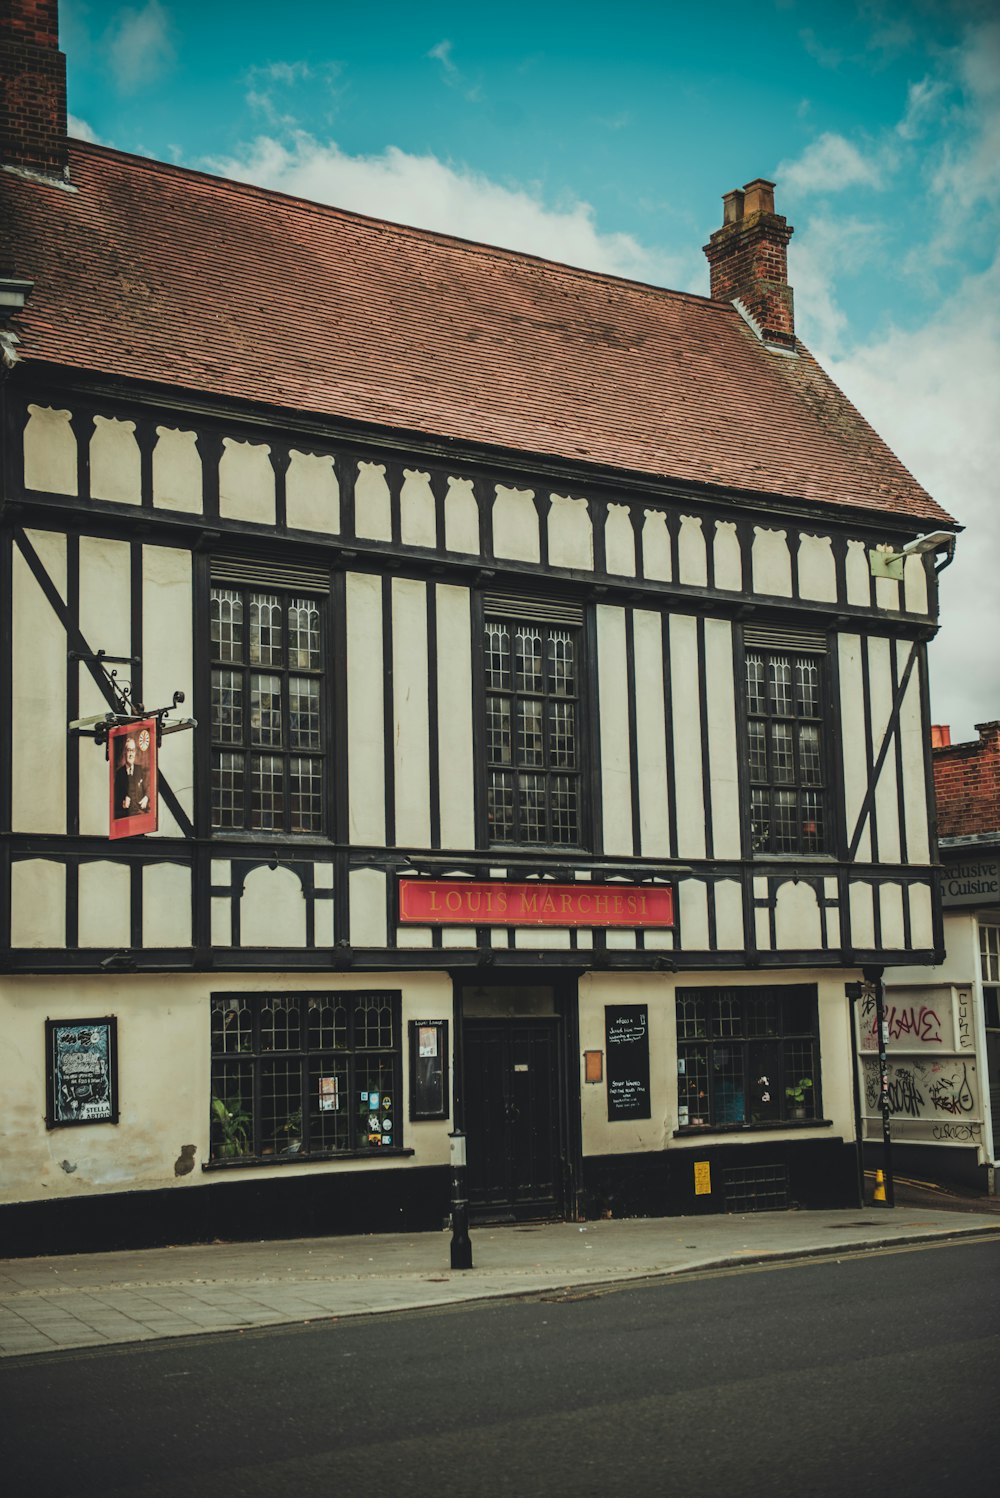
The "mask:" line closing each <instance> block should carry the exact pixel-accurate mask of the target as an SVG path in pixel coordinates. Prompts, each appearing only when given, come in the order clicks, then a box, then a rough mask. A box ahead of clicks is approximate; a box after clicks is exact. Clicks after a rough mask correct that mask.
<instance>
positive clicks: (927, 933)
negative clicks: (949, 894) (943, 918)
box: [909, 884, 934, 949]
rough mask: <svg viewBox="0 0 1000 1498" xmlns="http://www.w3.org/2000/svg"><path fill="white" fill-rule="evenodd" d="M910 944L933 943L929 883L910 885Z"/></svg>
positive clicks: (924, 945) (925, 944)
mask: <svg viewBox="0 0 1000 1498" xmlns="http://www.w3.org/2000/svg"><path fill="white" fill-rule="evenodd" d="M909 893H910V945H911V946H912V947H914V948H917V949H919V948H921V947H932V946H933V945H934V905H933V901H932V899H931V887H930V885H929V884H911V885H910V891H909Z"/></svg>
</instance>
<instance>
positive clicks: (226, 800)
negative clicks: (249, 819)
mask: <svg viewBox="0 0 1000 1498" xmlns="http://www.w3.org/2000/svg"><path fill="white" fill-rule="evenodd" d="M243 774H244V768H243V755H242V754H228V753H221V754H213V756H212V826H213V827H242V826H243Z"/></svg>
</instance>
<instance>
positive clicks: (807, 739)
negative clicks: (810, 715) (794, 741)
mask: <svg viewBox="0 0 1000 1498" xmlns="http://www.w3.org/2000/svg"><path fill="white" fill-rule="evenodd" d="M799 776H800V779H801V782H802V784H803V785H819V784H820V783H821V781H822V779H823V774H822V767H821V765H820V758H819V729H818V728H809V727H803V728H800V729H799Z"/></svg>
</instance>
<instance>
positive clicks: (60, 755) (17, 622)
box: [10, 533, 108, 833]
mask: <svg viewBox="0 0 1000 1498" xmlns="http://www.w3.org/2000/svg"><path fill="white" fill-rule="evenodd" d="M28 539H29V540H30V541H32V543H33V544H34V542H35V534H34V533H29V538H28ZM36 549H37V548H36ZM65 558H66V542H65V538H64V537H62V536H53V537H52V540H51V543H50V545H49V547H48V563H47V568H48V567H52V569H53V570H54V572H55V577H54V581H55V583H56V586H57V587H59V588H61V589H63V590H65V586H66V560H65ZM51 575H52V572H50V576H51ZM12 591H13V626H12V635H13V641H12V657H13V673H12V674H13V681H12V707H13V712H12V715H11V725H10V727H11V780H12V785H11V789H12V795H13V802H12V809H11V824H12V828H13V830H14V831H15V832H56V833H61V832H65V830H66V793H65V785H66V668H67V662H66V655H67V648H68V647H67V640H66V631H65V630H64V629H63V627H62V625H61V624H60V623H59V620H58V619H57V618H56V616H55V614H54V613H53V611H52V609H51V607H50V605H49V603H48V600H47V599H46V598H45V596H44V594H43V593H42V590H41V589H40V588H39V586H38V584H37V583H36V582H35V579H34V577H33V576H32V575H31V573H30V572H29V571H28V565H27V563H26V562H25V561H24V559H23V557H22V556H21V554H20V552H19V551H18V549H17V547H15V548H14V560H13V590H12ZM90 747H91V749H92V750H93V753H94V757H95V758H96V759H100V761H101V763H102V765H103V762H104V756H103V754H101V753H100V752H99V751H98V750H96V749H94V746H93V745H91V746H90ZM106 774H107V772H106V771H105V776H106ZM104 787H105V789H104V806H105V817H106V812H107V802H108V792H107V780H106V779H105V781H104ZM105 826H106V821H105Z"/></svg>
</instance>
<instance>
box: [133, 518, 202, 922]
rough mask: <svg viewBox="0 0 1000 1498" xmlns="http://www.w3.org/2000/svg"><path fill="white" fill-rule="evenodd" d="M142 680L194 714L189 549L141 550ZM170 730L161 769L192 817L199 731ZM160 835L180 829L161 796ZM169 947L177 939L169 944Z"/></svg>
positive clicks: (152, 694)
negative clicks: (179, 695)
mask: <svg viewBox="0 0 1000 1498" xmlns="http://www.w3.org/2000/svg"><path fill="white" fill-rule="evenodd" d="M142 575H143V583H142V664H143V672H142V685H143V693H144V696H145V700H146V702H147V703H150V704H152V705H153V706H154V707H161V706H163V705H164V704H166V703H168V702H170V701H171V699H172V698H173V694H174V693H175V692H183V693H184V702H183V704H182V705H181V706H180V707H179V708H178V709H177V711H176V712H175V713H174V714H173V717H174V718H175V719H177V718H182V717H190V715H191V712H192V704H193V703H194V680H193V674H192V673H193V659H194V654H193V642H192V612H191V609H192V602H191V553H190V552H189V551H181V550H179V549H178V548H176V547H172V546H144V547H143V549H142ZM196 731H197V730H195V729H191V730H189V731H185V732H184V733H172V734H168V735H167V737H166V738H165V739H164V740H163V743H162V744H161V745H160V755H159V769H160V773H161V774H162V775H163V776H164V778H165V779H166V780H167V782H168V783H169V785H170V789H171V790H172V791H173V792H174V794H175V795H176V796H177V799H178V800H179V801H180V803H181V806H182V807H183V808H184V810H185V811H186V812H187V814H188V816H189V817H190V818H191V819H192V820H193V819H194V745H195V733H196ZM158 821H159V828H158V835H159V836H161V837H175V836H177V835H178V834H179V833H180V828H179V827H178V825H177V823H176V822H175V820H174V816H173V813H172V812H171V810H170V808H169V807H168V805H167V803H166V801H164V800H163V799H162V798H161V799H160V804H159V817H158ZM167 945H168V946H170V945H173V943H169V942H168V943H167Z"/></svg>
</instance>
